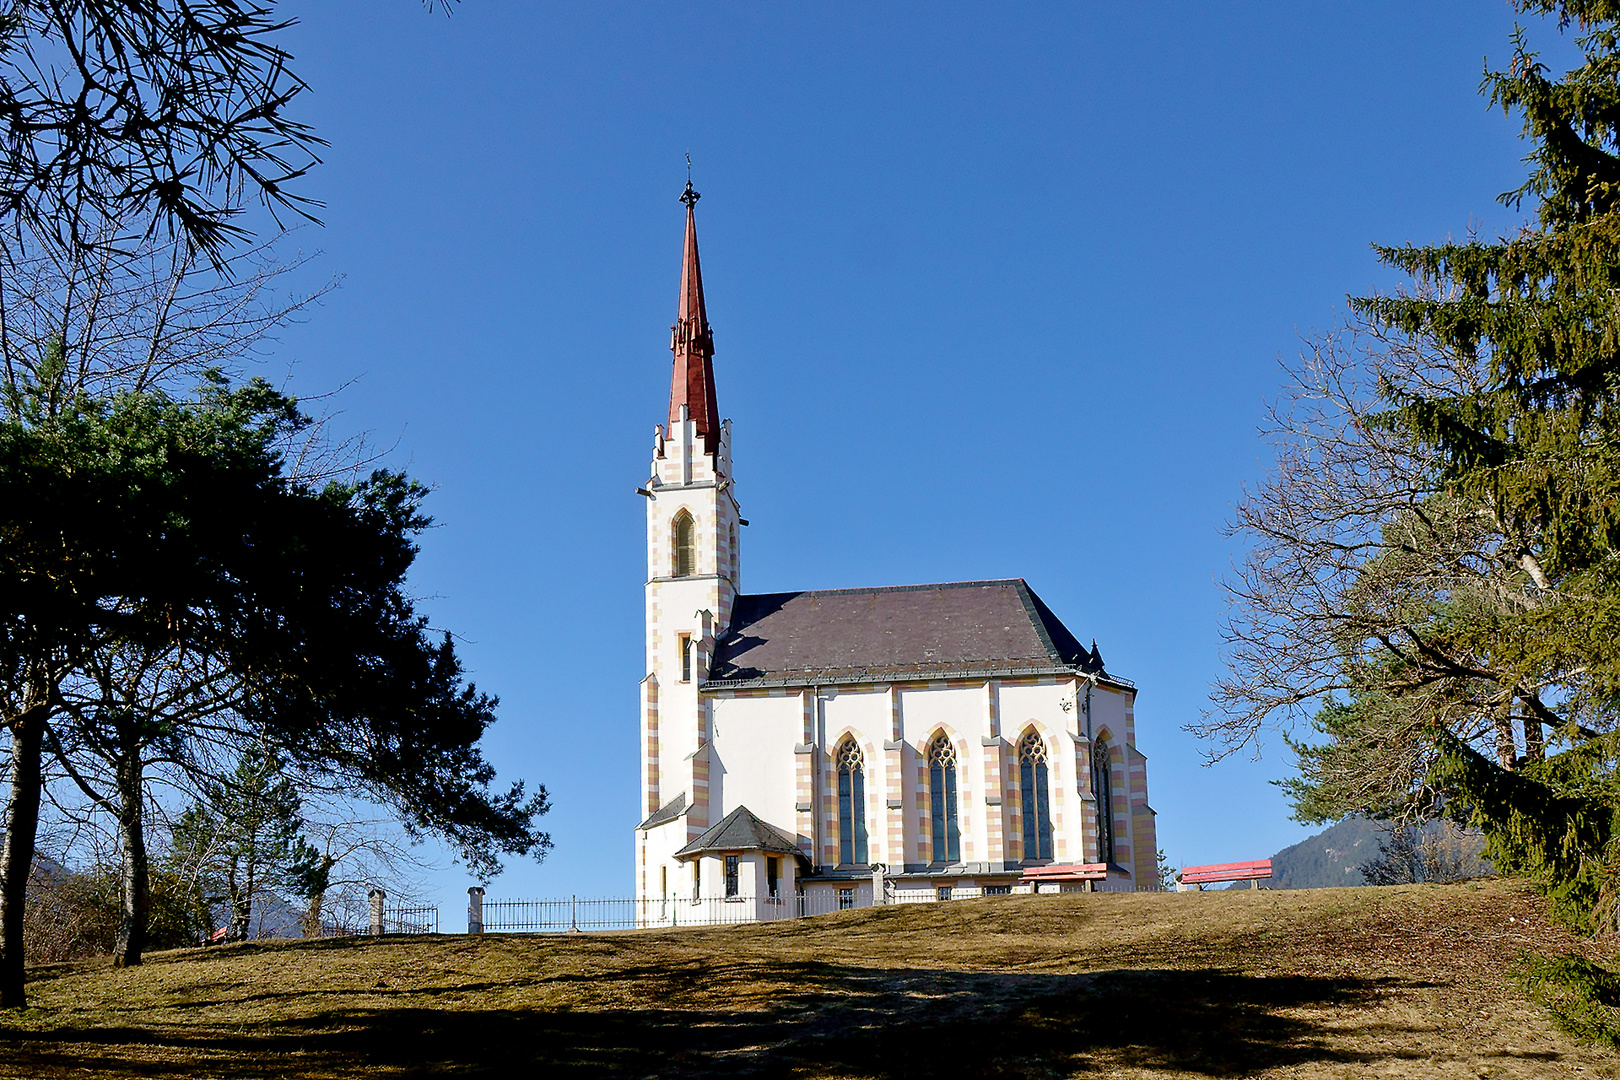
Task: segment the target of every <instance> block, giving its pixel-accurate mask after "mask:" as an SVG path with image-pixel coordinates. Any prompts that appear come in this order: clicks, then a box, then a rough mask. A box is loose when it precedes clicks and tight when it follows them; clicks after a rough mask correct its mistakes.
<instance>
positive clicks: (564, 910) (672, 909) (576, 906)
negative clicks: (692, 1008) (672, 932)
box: [482, 889, 872, 934]
mask: <svg viewBox="0 0 1620 1080" xmlns="http://www.w3.org/2000/svg"><path fill="white" fill-rule="evenodd" d="M871 906H872V900H871V895H870V893H869V891H866V890H862V891H860V892H857V891H856V890H855V889H843V890H832V889H826V890H818V891H817V892H814V893H810V894H803V893H800V894H789V895H783V896H778V897H767V898H755V897H737V896H729V897H728V896H706V897H700V898H699V899H696V900H692V899H687V898H680V899H677V898H673V897H671V898H667V899H660V900H631V899H620V898H597V897H583V896H570V897H568V898H567V899H558V900H485V901H483V904H482V908H483V929H484V930H485V931H486V932H513V931H516V932H527V933H539V934H546V933H566V932H569V931H578V930H645V929H653V928H659V927H674V926H725V925H730V924H733V923H751V922H774V921H776V920H778V919H802V918H807V917H810V916H814V915H826V914H830V913H832V912H835V911H845V910H849V909H851V908H857V907H863V908H864V907H871Z"/></svg>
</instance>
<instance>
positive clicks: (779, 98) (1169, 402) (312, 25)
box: [269, 0, 1568, 927]
mask: <svg viewBox="0 0 1620 1080" xmlns="http://www.w3.org/2000/svg"><path fill="white" fill-rule="evenodd" d="M284 10H285V12H286V14H288V15H294V16H296V17H298V18H299V19H300V20H301V23H300V25H299V26H297V27H296V28H295V29H294V30H293V31H291V32H290V33H289V34H288V43H289V45H290V47H291V48H292V49H293V51H294V52H295V54H296V55H297V62H296V70H297V71H298V72H299V73H300V74H301V75H302V76H304V78H306V79H307V80H308V82H309V83H310V84H311V87H312V90H311V92H310V94H309V95H308V96H307V98H305V99H303V100H302V102H301V105H300V116H301V118H303V119H305V120H307V121H308V122H309V123H311V124H313V125H314V127H315V128H316V130H317V131H318V132H319V133H320V134H321V135H322V136H323V137H325V138H327V139H328V140H330V142H331V147H330V150H329V152H328V153H327V154H326V162H325V164H324V165H322V166H321V167H320V168H319V169H318V170H316V171H315V172H314V173H313V174H312V175H311V176H310V177H309V179H308V181H307V183H306V184H305V187H304V189H303V190H304V192H305V193H307V194H309V195H312V196H314V197H316V198H319V199H322V200H325V202H326V203H327V208H326V210H325V211H324V214H323V216H324V221H325V224H324V225H323V226H322V227H320V228H308V229H305V230H303V231H301V232H300V233H298V234H297V235H296V238H295V239H296V242H297V243H298V244H299V245H302V246H304V247H305V248H306V249H310V248H315V249H319V250H320V251H321V252H322V255H321V258H320V259H319V260H318V262H317V264H316V265H317V272H318V273H320V274H326V275H340V276H341V278H342V282H341V286H340V288H339V289H337V290H336V291H335V292H334V293H333V294H331V295H330V296H329V297H327V299H326V300H325V301H324V302H323V303H322V304H321V305H320V306H319V307H317V308H315V309H313V310H312V311H310V312H309V313H308V318H307V319H306V320H305V321H304V322H303V323H302V324H300V325H298V326H296V327H293V328H291V329H289V330H288V331H287V332H286V333H284V334H283V335H282V336H281V339H280V341H279V343H278V345H277V346H276V347H275V348H274V350H273V355H272V356H271V358H270V360H269V364H270V370H271V372H272V373H279V372H281V371H283V370H287V369H288V368H289V367H290V370H291V371H292V376H291V381H290V385H291V386H292V388H293V389H294V390H295V391H296V392H298V393H301V394H305V395H314V394H321V393H326V392H329V391H332V390H334V389H336V388H338V387H340V386H342V387H344V389H343V390H342V391H341V393H340V394H339V395H338V396H337V398H336V399H335V407H336V408H337V409H338V410H340V412H339V415H338V416H337V417H336V420H335V421H334V423H335V425H336V427H337V429H338V430H339V431H340V432H354V431H370V432H372V433H373V434H374V437H375V438H376V439H378V440H380V441H381V442H383V443H384V444H388V445H393V446H395V449H394V451H393V453H392V456H391V460H393V461H394V462H395V463H396V464H401V465H405V466H408V467H409V468H410V470H411V471H412V472H413V473H414V474H415V475H417V476H418V477H420V478H421V479H423V480H425V481H427V482H429V483H431V484H433V485H435V486H436V488H437V491H436V493H435V494H434V495H433V497H432V499H431V501H430V504H429V509H430V511H431V512H432V513H433V515H434V516H435V517H436V518H437V520H438V522H439V526H438V527H437V528H435V529H434V530H433V531H431V532H430V533H429V534H427V535H426V536H425V537H424V540H423V551H422V556H421V559H420V561H419V564H418V567H417V569H416V572H415V576H414V587H415V589H416V590H417V592H418V593H420V594H421V595H422V596H424V597H425V598H426V599H425V606H426V607H427V610H429V612H430V613H431V614H432V617H433V619H434V621H435V623H436V624H438V625H440V626H443V627H447V628H449V629H451V630H453V631H454V632H455V633H456V634H458V635H459V636H460V637H461V638H462V639H463V641H462V649H463V651H464V654H465V657H466V659H467V662H468V665H469V667H470V668H471V670H472V673H473V675H474V677H475V678H476V680H477V681H478V683H479V685H480V687H481V688H482V689H485V690H488V691H491V692H493V693H496V694H498V695H500V697H501V699H502V707H501V714H500V715H501V720H500V722H499V724H498V726H497V727H496V728H495V729H494V730H493V731H492V732H491V734H490V736H489V737H488V740H487V749H488V752H489V755H490V757H491V758H492V759H493V760H494V762H495V763H496V764H497V766H498V767H499V769H500V771H501V773H502V775H503V776H505V777H523V778H526V779H528V780H529V781H530V782H539V783H544V784H545V785H546V786H547V787H548V789H549V790H550V792H551V794H552V798H553V801H554V803H555V807H556V808H555V810H554V811H553V813H552V814H551V815H550V816H549V818H548V825H549V827H550V829H551V832H552V835H553V838H554V840H555V842H556V848H555V851H554V852H553V853H552V855H551V856H550V857H549V858H548V859H547V860H546V861H545V863H544V864H543V865H540V866H534V865H532V864H531V865H523V864H515V863H514V864H513V865H511V866H510V867H509V869H508V871H507V873H506V875H505V876H504V877H503V878H502V879H500V880H499V881H498V882H496V883H495V884H494V885H493V886H492V887H491V889H490V895H491V896H497V895H501V896H519V895H521V896H545V895H558V894H563V895H566V894H569V893H579V894H582V895H583V894H595V895H628V893H629V891H630V889H631V850H632V849H631V833H630V830H631V827H632V826H633V825H634V823H635V821H636V817H637V814H636V810H637V798H636V789H637V783H638V780H637V757H636V753H637V751H636V724H637V714H636V709H637V680H638V679H639V678H640V677H641V675H642V674H643V671H642V663H643V660H642V625H641V620H642V582H643V579H644V571H645V563H644V547H643V545H644V524H643V520H644V519H643V512H644V508H643V505H642V502H641V499H640V498H638V497H637V496H636V495H635V494H634V492H633V489H634V488H635V486H636V485H637V484H638V483H640V482H641V481H642V480H643V479H644V478H645V476H646V475H647V458H648V452H649V448H650V445H651V434H652V428H653V425H654V424H655V423H658V422H659V421H660V420H661V418H662V415H663V411H664V407H665V401H666V396H667V392H668V368H669V360H670V357H669V352H668V327H669V324H670V322H671V321H672V320H673V318H674V312H675V301H676V289H677V285H678V282H679V257H680V243H681V227H682V208H681V206H680V204H679V203H678V202H677V201H676V196H677V195H678V194H679V193H680V190H681V187H682V185H683V184H684V182H685V179H686V172H685V170H686V166H685V160H684V155H685V154H686V153H687V152H690V153H691V155H692V161H693V179H694V182H695V184H696V186H697V188H698V190H699V191H701V192H702V193H703V201H702V203H701V204H700V205H699V207H698V214H699V235H700V239H701V244H702V250H703V261H704V273H705V284H706V286H707V293H708V307H709V313H710V317H711V320H712V322H713V325H714V331H715V341H716V351H717V355H716V359H715V369H716V378H717V383H718V388H719V402H720V411H721V413H722V415H724V416H727V417H731V418H732V419H733V421H734V441H735V448H736V449H735V455H736V468H737V474H738V492H739V495H740V498H741V500H742V504H743V513H744V514H745V515H746V516H747V517H748V518H749V520H750V522H751V525H750V526H749V528H747V529H746V530H744V534H743V537H742V544H743V587H744V588H745V589H746V590H747V591H776V590H786V589H798V588H836V587H850V586H862V585H885V584H908V583H916V582H927V581H942V580H962V579H972V578H989V577H1014V576H1018V577H1023V578H1025V579H1027V580H1028V581H1029V583H1030V584H1031V586H1032V587H1033V588H1034V589H1035V590H1036V591H1037V592H1038V593H1040V595H1041V596H1042V597H1043V598H1044V599H1045V600H1046V601H1047V603H1048V604H1049V605H1051V607H1052V608H1053V609H1054V610H1055V611H1056V612H1057V613H1058V614H1059V615H1060V616H1061V617H1062V618H1063V619H1064V620H1065V621H1066V622H1067V623H1068V624H1069V626H1070V627H1071V628H1072V629H1073V630H1074V631H1075V632H1076V633H1077V634H1078V635H1080V636H1081V637H1083V638H1086V639H1090V638H1092V637H1095V638H1096V639H1097V641H1098V643H1099V645H1100V646H1101V649H1102V652H1103V655H1104V657H1105V659H1106V660H1107V662H1108V665H1109V668H1110V669H1111V670H1112V671H1115V672H1117V673H1119V674H1121V675H1124V676H1127V677H1129V678H1132V679H1134V680H1135V681H1136V682H1137V683H1138V684H1139V685H1140V687H1141V693H1140V697H1139V699H1138V704H1137V718H1138V719H1137V724H1138V743H1139V746H1140V748H1141V749H1142V750H1143V752H1145V753H1146V754H1147V755H1148V758H1149V769H1150V785H1151V800H1152V803H1153V805H1154V807H1155V808H1157V810H1158V811H1159V837H1160V841H1161V844H1162V846H1163V847H1164V848H1165V849H1166V850H1167V852H1168V853H1169V855H1170V857H1171V859H1172V860H1173V861H1175V862H1177V863H1178V864H1180V863H1187V862H1217V861H1224V860H1227V859H1238V858H1254V857H1262V856H1265V855H1268V854H1271V853H1272V852H1274V851H1276V850H1277V849H1279V848H1281V847H1283V846H1285V845H1287V844H1290V843H1293V842H1295V841H1296V840H1298V839H1301V838H1303V837H1304V836H1305V835H1307V834H1308V833H1309V832H1310V831H1311V830H1308V829H1305V828H1304V827H1302V826H1299V825H1297V824H1295V823H1293V822H1291V821H1290V820H1289V819H1288V808H1287V806H1286V804H1285V803H1284V801H1283V800H1282V799H1281V797H1280V796H1279V794H1278V792H1277V791H1276V789H1275V788H1274V787H1272V786H1271V785H1269V784H1268V781H1269V780H1271V779H1274V778H1276V777H1279V776H1282V775H1285V774H1286V773H1287V771H1288V762H1287V760H1286V757H1285V755H1284V754H1283V747H1282V745H1281V742H1280V740H1277V739H1275V738H1273V739H1270V740H1268V741H1267V743H1266V744H1265V748H1264V756H1263V757H1261V758H1260V759H1259V760H1258V761H1252V760H1248V759H1244V760H1228V761H1225V762H1222V763H1220V764H1218V765H1216V766H1214V767H1209V768H1206V767H1204V766H1203V764H1202V753H1203V749H1204V748H1203V747H1201V746H1200V745H1199V744H1198V743H1197V742H1196V740H1194V739H1193V738H1192V737H1191V736H1189V735H1188V734H1186V733H1185V732H1183V731H1182V725H1183V724H1185V723H1187V722H1189V721H1191V720H1193V719H1195V718H1196V717H1197V716H1198V714H1199V711H1200V709H1201V708H1203V707H1204V704H1205V700H1206V695H1207V692H1208V685H1209V682H1210V680H1211V679H1212V678H1213V677H1214V676H1215V675H1216V673H1217V672H1218V671H1219V670H1220V666H1219V665H1220V659H1219V638H1218V625H1219V620H1220V617H1221V614H1222V611H1223V599H1222V594H1221V592H1220V589H1219V587H1218V579H1219V577H1220V576H1221V574H1222V573H1223V572H1224V570H1225V568H1226V567H1227V566H1228V565H1229V563H1230V561H1231V558H1232V554H1233V550H1234V549H1233V547H1232V542H1231V541H1228V540H1227V539H1225V538H1224V537H1223V536H1222V535H1221V526H1222V524H1223V522H1224V521H1225V520H1226V519H1227V518H1228V517H1229V515H1230V512H1231V507H1232V504H1233V502H1234V501H1235V500H1236V499H1237V498H1238V497H1239V495H1240V493H1241V490H1242V487H1243V485H1244V483H1245V482H1248V481H1252V480H1254V479H1256V478H1257V477H1259V476H1260V475H1261V474H1262V473H1263V471H1264V470H1265V468H1266V465H1267V460H1268V452H1267V449H1266V447H1265V446H1264V445H1263V444H1262V443H1261V442H1260V441H1259V440H1258V439H1257V437H1256V427H1257V424H1258V422H1259V420H1260V417H1261V412H1262V408H1263V404H1264V402H1265V400H1266V399H1267V398H1269V397H1272V396H1274V395H1275V394H1276V393H1277V391H1278V388H1279V385H1280V381H1281V380H1280V374H1279V368H1278V357H1279V355H1281V354H1289V353H1293V352H1294V351H1296V350H1297V348H1298V341H1299V335H1300V334H1302V333H1306V332H1309V331H1311V330H1313V329H1320V328H1325V327H1327V326H1329V325H1331V324H1332V323H1333V321H1334V319H1335V318H1336V312H1338V311H1340V310H1341V309H1342V307H1343V302H1344V297H1345V296H1346V294H1351V293H1360V292H1364V291H1367V290H1370V289H1374V288H1388V287H1390V286H1391V285H1393V284H1394V279H1392V278H1391V277H1390V276H1389V275H1388V274H1387V273H1385V272H1384V271H1382V270H1381V269H1380V268H1379V267H1378V266H1377V264H1376V262H1375V260H1374V258H1373V256H1372V253H1371V251H1370V248H1369V244H1370V242H1372V241H1374V240H1377V241H1382V242H1393V243H1401V242H1407V241H1410V242H1414V243H1426V242H1431V241H1434V240H1438V239H1441V238H1443V237H1445V236H1446V235H1448V234H1451V235H1458V234H1462V233H1464V232H1466V231H1468V230H1469V229H1470V228H1474V229H1479V230H1481V231H1483V232H1486V233H1494V232H1497V231H1501V230H1505V229H1508V228H1511V227H1513V226H1514V225H1516V224H1517V223H1518V222H1519V221H1520V220H1521V218H1520V215H1518V214H1514V213H1511V212H1509V211H1507V210H1505V209H1504V208H1502V207H1501V206H1500V205H1498V204H1497V203H1496V202H1495V197H1496V196H1497V195H1498V194H1499V193H1500V192H1502V191H1504V190H1507V189H1509V188H1512V187H1515V186H1517V184H1518V183H1519V181H1520V178H1521V176H1522V171H1523V170H1522V166H1521V165H1520V163H1519V158H1520V156H1521V155H1522V153H1523V147H1522V145H1521V144H1520V143H1519V142H1518V140H1517V130H1518V125H1517V122H1516V120H1510V119H1507V118H1504V117H1503V116H1502V115H1501V114H1500V113H1499V112H1496V113H1493V112H1491V111H1489V110H1488V108H1487V106H1486V103H1485V101H1484V100H1483V99H1482V98H1480V97H1479V96H1478V95H1477V92H1476V91H1477V86H1478V83H1479V80H1480V75H1481V72H1482V69H1483V66H1484V62H1485V58H1486V57H1487V56H1488V57H1490V59H1491V60H1492V61H1493V62H1496V63H1501V62H1504V61H1505V58H1506V56H1507V53H1508V49H1507V34H1508V32H1509V30H1510V29H1511V27H1512V24H1513V14H1512V12H1511V10H1510V9H1509V8H1508V7H1507V6H1506V5H1505V4H1504V3H1502V2H1500V0H1476V2H1468V3H1432V4H1421V5H1418V4H1410V3H1363V4H1355V5H1329V4H1319V3H1307V4H1301V3H1297V2H1294V3H1252V4H1244V5H1191V4H1187V5H1159V6H1155V7H1152V8H1142V7H1138V6H1135V5H1108V6H1106V7H1105V6H1104V5H1080V4H1068V5H1050V4H1049V5H1034V4H1009V5H993V6H992V5H972V6H969V5H961V4H950V3H930V4H926V5H923V4H919V5H897V4H896V5H871V4H843V5H841V4H817V5H796V6H789V5H744V4H699V3H691V2H686V3H641V2H638V3H633V4H632V3H618V4H615V3H591V4H577V5H560V4H549V3H545V4H542V3H515V2H510V0H507V2H503V0H466V2H464V3H462V4H460V5H459V6H458V7H457V8H456V9H455V11H454V14H453V15H451V16H450V17H448V18H446V17H445V16H443V15H442V14H429V13H427V12H425V11H423V10H421V9H420V8H419V7H418V6H417V5H415V4H413V3H411V2H409V0H399V2H395V3H389V4H379V3H376V2H375V0H323V2H322V3H320V4H313V3H307V2H305V3H288V4H286V5H285V6H284ZM1535 40H1537V41H1538V42H1540V43H1542V44H1544V45H1545V46H1546V48H1547V49H1548V54H1549V58H1550V59H1554V60H1557V59H1560V58H1562V57H1564V56H1566V55H1567V52H1568V45H1567V41H1566V42H1563V43H1560V39H1559V37H1558V35H1557V32H1556V29H1555V28H1554V27H1552V26H1550V25H1541V24H1537V25H1536V27H1535ZM434 883H435V887H436V888H437V889H438V891H439V897H440V900H441V902H442V903H443V904H444V905H445V918H446V920H447V922H446V925H447V926H451V927H453V926H454V925H455V919H456V918H457V917H458V916H457V915H456V914H455V912H456V910H457V907H458V905H459V904H460V903H461V895H462V892H463V890H464V889H465V887H466V885H468V884H470V881H469V879H467V878H466V876H465V875H464V874H463V873H461V872H460V871H459V870H456V869H449V870H447V871H445V872H444V873H443V874H441V875H438V876H437V877H436V878H435V879H434Z"/></svg>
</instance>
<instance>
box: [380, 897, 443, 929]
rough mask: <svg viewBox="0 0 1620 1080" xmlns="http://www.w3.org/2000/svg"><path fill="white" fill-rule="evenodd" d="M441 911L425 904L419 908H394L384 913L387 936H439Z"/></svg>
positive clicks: (384, 927)
mask: <svg viewBox="0 0 1620 1080" xmlns="http://www.w3.org/2000/svg"><path fill="white" fill-rule="evenodd" d="M438 932H439V909H438V908H437V907H435V906H432V905H428V904H423V905H421V906H418V907H394V908H388V909H386V910H385V911H384V912H383V933H385V934H437V933H438Z"/></svg>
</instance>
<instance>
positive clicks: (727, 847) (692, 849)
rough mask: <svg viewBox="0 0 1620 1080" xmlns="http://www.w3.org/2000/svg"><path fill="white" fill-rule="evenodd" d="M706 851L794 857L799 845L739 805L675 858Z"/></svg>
mask: <svg viewBox="0 0 1620 1080" xmlns="http://www.w3.org/2000/svg"><path fill="white" fill-rule="evenodd" d="M705 851H780V852H783V853H785V854H788V855H797V854H799V845H798V843H797V842H796V841H794V839H793V838H792V837H791V836H789V835H788V834H787V833H785V832H783V831H782V830H780V829H778V828H777V827H776V826H774V825H768V824H766V823H765V822H763V821H761V820H759V818H757V817H755V816H754V812H753V811H752V810H750V809H748V807H746V806H739V807H737V809H735V810H733V811H732V812H731V813H729V814H727V815H726V816H725V817H723V818H721V819H720V824H718V825H716V826H714V827H713V828H711V829H710V830H709V831H707V832H705V833H704V834H703V835H702V836H700V837H698V838H697V839H696V840H694V841H692V842H691V843H690V844H687V845H686V846H685V847H683V848H681V850H679V851H677V852H676V853H675V857H676V858H677V859H678V858H680V857H681V856H682V855H701V854H703V853H704V852H705Z"/></svg>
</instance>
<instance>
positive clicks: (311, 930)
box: [303, 892, 326, 938]
mask: <svg viewBox="0 0 1620 1080" xmlns="http://www.w3.org/2000/svg"><path fill="white" fill-rule="evenodd" d="M325 900H326V894H325V893H319V892H318V893H316V894H315V895H314V896H311V897H310V898H309V910H308V911H306V912H304V918H303V923H304V926H303V930H304V936H305V937H307V938H318V937H320V936H321V906H322V903H323V902H324V901H325Z"/></svg>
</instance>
